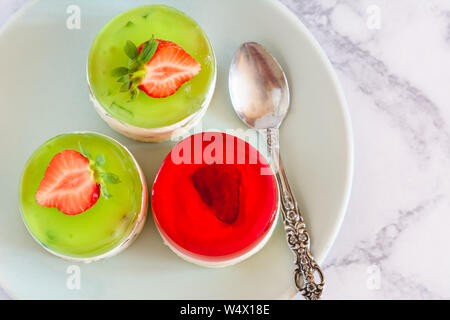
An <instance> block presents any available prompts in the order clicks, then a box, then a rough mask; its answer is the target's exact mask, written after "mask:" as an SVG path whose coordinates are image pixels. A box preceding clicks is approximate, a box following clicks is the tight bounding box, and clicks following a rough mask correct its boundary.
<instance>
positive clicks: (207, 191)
mask: <svg viewBox="0 0 450 320" xmlns="http://www.w3.org/2000/svg"><path fill="white" fill-rule="evenodd" d="M191 180H192V183H193V184H194V187H195V189H196V190H197V192H198V194H199V195H200V198H201V199H202V201H203V202H204V203H205V204H206V205H207V206H209V207H211V208H212V210H213V212H214V214H215V215H216V217H217V219H219V220H220V221H222V222H225V223H228V224H232V223H234V222H235V221H236V219H237V217H238V215H239V194H240V192H239V187H240V185H241V172H240V171H239V170H238V169H236V168H235V167H234V166H232V165H227V164H211V165H205V166H202V167H200V168H199V169H197V170H196V171H195V172H194V174H193V175H192V177H191Z"/></svg>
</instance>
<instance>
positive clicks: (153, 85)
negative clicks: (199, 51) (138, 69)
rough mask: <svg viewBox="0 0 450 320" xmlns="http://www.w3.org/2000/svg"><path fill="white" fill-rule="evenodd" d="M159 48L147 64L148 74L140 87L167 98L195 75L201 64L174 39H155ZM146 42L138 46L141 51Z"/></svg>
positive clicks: (156, 96)
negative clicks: (173, 40)
mask: <svg viewBox="0 0 450 320" xmlns="http://www.w3.org/2000/svg"><path fill="white" fill-rule="evenodd" d="M154 40H155V41H158V48H157V49H156V51H155V54H154V55H153V57H152V58H151V59H150V60H149V61H148V62H147V63H146V64H145V69H146V74H145V77H144V78H143V79H142V82H141V83H140V85H139V89H141V90H142V91H144V92H145V93H147V94H148V95H149V96H150V97H153V98H165V97H168V96H170V95H172V94H174V93H175V92H176V91H177V90H178V89H179V88H180V87H181V85H182V84H183V83H185V82H186V81H189V80H190V79H192V78H193V77H195V76H196V75H197V74H198V73H199V72H200V70H201V65H200V63H199V62H197V60H195V59H194V58H192V57H191V56H190V55H189V53H187V52H186V51H184V49H183V48H182V47H180V46H179V45H177V44H176V43H174V42H172V41H165V40H160V39H154ZM144 44H145V42H144V43H143V44H141V45H140V46H139V48H138V50H139V53H140V52H141V50H142V47H143V46H144Z"/></svg>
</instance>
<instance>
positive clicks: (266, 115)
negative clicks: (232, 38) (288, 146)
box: [228, 42, 289, 129]
mask: <svg viewBox="0 0 450 320" xmlns="http://www.w3.org/2000/svg"><path fill="white" fill-rule="evenodd" d="M228 86H229V90H230V96H231V102H232V104H233V106H234V109H235V110H236V113H237V114H238V116H239V118H240V119H241V120H242V121H244V122H245V123H246V124H247V125H248V126H250V127H252V128H255V129H268V128H279V126H280V125H281V123H282V122H283V119H284V118H285V116H286V114H287V112H288V110H289V86H288V82H287V79H286V75H285V74H284V72H283V69H282V68H281V66H280V64H279V63H278V62H277V61H276V60H275V58H274V57H273V56H272V55H271V54H270V53H269V51H267V50H266V48H264V47H263V46H262V45H260V44H259V43H256V42H246V43H244V44H242V45H241V46H240V47H239V48H238V50H237V51H236V53H235V55H234V57H233V60H232V62H231V66H230V73H229V78H228Z"/></svg>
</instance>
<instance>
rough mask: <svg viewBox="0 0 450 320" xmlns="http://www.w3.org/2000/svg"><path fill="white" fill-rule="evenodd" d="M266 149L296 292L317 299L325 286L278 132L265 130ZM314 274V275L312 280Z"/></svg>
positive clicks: (309, 298) (307, 297)
mask: <svg viewBox="0 0 450 320" xmlns="http://www.w3.org/2000/svg"><path fill="white" fill-rule="evenodd" d="M266 137H267V147H268V150H269V153H270V156H271V159H272V162H273V168H274V170H275V175H276V177H277V180H278V185H279V187H280V198H281V206H282V213H283V221H284V228H285V230H286V233H287V242H288V244H289V246H290V248H291V250H292V252H293V253H294V255H295V265H296V268H295V271H294V280H295V285H296V287H297V290H298V291H299V292H300V293H301V294H302V295H303V296H304V297H305V299H308V300H317V299H319V298H320V296H321V295H322V290H323V287H324V285H325V281H324V276H323V272H322V269H320V266H319V265H318V264H317V263H316V261H315V260H314V258H313V256H312V255H311V252H310V250H309V247H310V238H309V233H308V231H307V230H306V225H305V223H304V221H303V217H302V214H301V212H300V210H299V208H298V204H297V201H296V200H295V197H294V195H293V193H292V190H291V187H290V185H289V181H288V178H287V175H286V170H285V168H284V165H283V162H282V160H281V157H280V145H279V132H278V129H267V131H266ZM315 274H317V275H318V279H317V280H316V278H315Z"/></svg>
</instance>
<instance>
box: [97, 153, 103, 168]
mask: <svg viewBox="0 0 450 320" xmlns="http://www.w3.org/2000/svg"><path fill="white" fill-rule="evenodd" d="M104 164H105V157H104V156H103V155H102V154H99V155H97V157H96V158H95V165H96V166H97V167H101V166H103V165H104Z"/></svg>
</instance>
